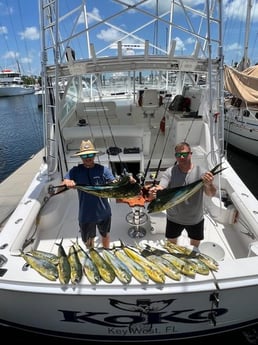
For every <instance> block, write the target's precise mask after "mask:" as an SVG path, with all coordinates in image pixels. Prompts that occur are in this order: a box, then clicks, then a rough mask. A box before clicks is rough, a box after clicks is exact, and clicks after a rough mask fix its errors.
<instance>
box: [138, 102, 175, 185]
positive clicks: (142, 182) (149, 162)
mask: <svg viewBox="0 0 258 345" xmlns="http://www.w3.org/2000/svg"><path fill="white" fill-rule="evenodd" d="M167 109H168V102H167V104H166V107H165V110H164V114H163V117H162V119H163V118H164V117H165V115H166V112H167ZM160 133H161V126H160V127H159V130H158V132H157V135H156V139H155V142H154V145H153V148H152V151H151V155H150V159H149V161H148V164H147V166H146V169H145V172H144V176H143V178H142V179H141V185H142V186H144V183H145V180H146V177H147V174H148V171H149V168H150V164H151V160H152V157H153V154H154V150H155V148H156V144H157V141H158V138H159V135H160ZM169 133H170V130H169ZM169 133H168V134H169ZM167 140H168V136H167V138H166V143H167ZM163 155H164V150H163V152H162V156H163ZM160 165H161V161H160V163H159V169H160Z"/></svg>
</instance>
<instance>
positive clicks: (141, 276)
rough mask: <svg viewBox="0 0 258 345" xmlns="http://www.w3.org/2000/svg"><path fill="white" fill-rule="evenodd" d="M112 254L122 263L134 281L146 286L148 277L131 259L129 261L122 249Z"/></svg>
mask: <svg viewBox="0 0 258 345" xmlns="http://www.w3.org/2000/svg"><path fill="white" fill-rule="evenodd" d="M114 253H115V256H117V257H118V258H119V259H120V260H121V261H123V263H124V264H125V265H126V266H127V267H128V268H129V270H130V272H131V274H132V275H133V277H134V278H135V279H136V280H138V282H140V283H142V284H147V283H148V282H149V276H148V274H147V273H146V272H145V269H144V268H143V267H142V266H141V265H139V264H138V263H137V262H135V261H134V260H133V259H131V258H130V257H129V256H128V255H126V253H125V252H124V251H123V249H121V248H120V249H118V248H116V249H115V251H114Z"/></svg>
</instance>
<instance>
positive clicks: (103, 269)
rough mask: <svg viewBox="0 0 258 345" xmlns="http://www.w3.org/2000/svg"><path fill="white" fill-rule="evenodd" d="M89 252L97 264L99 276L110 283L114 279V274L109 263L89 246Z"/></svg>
mask: <svg viewBox="0 0 258 345" xmlns="http://www.w3.org/2000/svg"><path fill="white" fill-rule="evenodd" d="M89 254H90V257H91V259H92V261H93V262H94V263H95V265H96V266H97V269H98V271H99V274H100V276H101V278H102V279H103V280H104V281H105V282H106V283H112V282H113V281H114V280H115V277H116V274H115V272H114V270H113V268H112V267H111V266H110V264H109V263H108V262H107V261H106V260H105V259H104V258H103V257H102V256H101V255H100V254H99V253H98V252H97V250H95V249H94V248H90V250H89Z"/></svg>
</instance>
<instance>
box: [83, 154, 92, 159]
mask: <svg viewBox="0 0 258 345" xmlns="http://www.w3.org/2000/svg"><path fill="white" fill-rule="evenodd" d="M93 157H95V153H88V154H86V155H81V158H82V159H87V158H93Z"/></svg>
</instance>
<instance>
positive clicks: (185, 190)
mask: <svg viewBox="0 0 258 345" xmlns="http://www.w3.org/2000/svg"><path fill="white" fill-rule="evenodd" d="M221 164H222V163H219V164H218V165H216V166H215V167H214V168H213V169H212V170H211V171H210V172H211V173H212V174H213V175H216V174H218V173H220V172H221V171H222V170H224V169H225V168H223V169H220V170H218V171H217V169H218V168H219V167H220V166H221ZM203 184H204V183H203V180H202V179H199V180H197V181H195V182H193V183H190V184H188V185H185V186H180V187H175V188H165V189H163V190H158V191H157V197H156V198H155V199H153V200H152V201H151V202H150V203H149V205H148V207H147V210H148V213H154V212H161V211H165V210H167V209H169V208H171V207H174V206H176V205H178V204H180V203H181V202H183V201H185V200H187V199H188V198H190V197H191V196H192V195H194V194H195V193H197V192H198V191H199V190H200V189H201V188H202V186H203Z"/></svg>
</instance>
